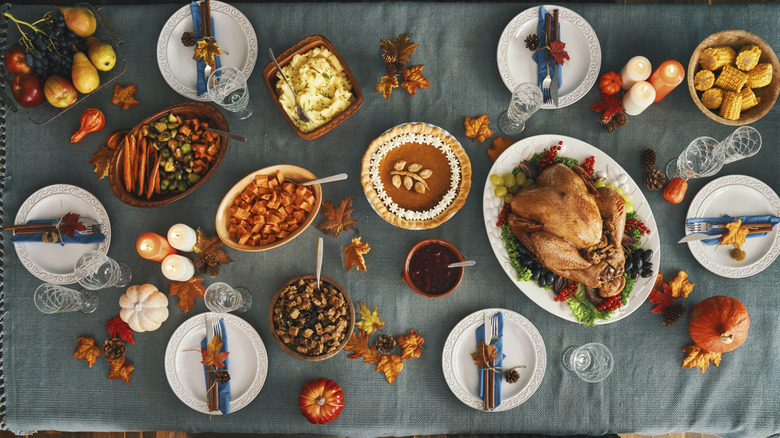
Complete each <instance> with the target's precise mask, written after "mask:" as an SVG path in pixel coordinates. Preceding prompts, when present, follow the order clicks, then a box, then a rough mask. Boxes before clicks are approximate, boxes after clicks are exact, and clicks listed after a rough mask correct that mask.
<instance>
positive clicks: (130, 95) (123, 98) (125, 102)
mask: <svg viewBox="0 0 780 438" xmlns="http://www.w3.org/2000/svg"><path fill="white" fill-rule="evenodd" d="M137 92H138V84H130V85H125V86H124V87H123V86H121V85H119V84H116V85H114V91H113V93H112V95H111V102H112V103H113V104H114V105H119V106H121V107H122V109H123V110H128V109H130V108H132V107H134V106H136V105H138V104H139V103H141V102H139V101H138V99H136V98H135V93H137Z"/></svg>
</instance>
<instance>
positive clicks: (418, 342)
mask: <svg viewBox="0 0 780 438" xmlns="http://www.w3.org/2000/svg"><path fill="white" fill-rule="evenodd" d="M395 342H396V344H397V345H398V346H399V347H401V352H402V354H401V359H412V358H415V357H420V355H421V354H422V344H423V342H425V339H424V338H423V337H422V336H420V335H419V334H418V333H417V332H415V331H414V330H409V336H404V335H401V336H398V337H397V338H395Z"/></svg>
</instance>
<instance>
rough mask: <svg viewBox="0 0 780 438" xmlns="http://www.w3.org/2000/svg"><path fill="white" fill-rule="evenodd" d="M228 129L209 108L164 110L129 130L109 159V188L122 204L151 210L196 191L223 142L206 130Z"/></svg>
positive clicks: (184, 105)
mask: <svg viewBox="0 0 780 438" xmlns="http://www.w3.org/2000/svg"><path fill="white" fill-rule="evenodd" d="M207 128H214V129H218V130H221V131H228V130H229V129H228V123H227V120H225V116H224V115H222V113H221V112H220V111H219V110H218V109H217V108H216V107H214V106H213V105H210V104H207V103H202V102H183V103H179V104H175V105H171V106H169V107H166V108H163V109H161V110H159V111H157V112H155V113H154V114H152V115H150V116H149V117H147V118H145V119H144V120H143V121H142V122H141V123H139V124H138V125H136V126H135V127H134V128H133V129H131V130H130V131H129V132H128V133H127V135H126V136H125V138H124V140H122V141H121V142H120V143H119V145H118V146H117V148H116V150H115V151H114V155H113V156H112V158H111V170H110V171H109V174H108V176H109V183H110V184H111V190H113V192H114V194H115V195H116V196H117V198H119V200H120V201H122V202H124V203H125V204H128V205H132V206H134V207H143V208H152V207H160V206H162V205H166V204H170V203H171V202H174V201H177V200H179V199H181V198H183V197H184V196H187V195H188V194H190V193H192V192H193V191H195V190H196V189H197V188H198V187H200V186H201V185H203V183H205V182H206V180H208V179H209V178H210V177H211V175H213V174H214V172H215V171H216V170H217V168H218V167H219V165H220V164H221V163H222V160H223V159H224V157H225V152H226V151H227V147H228V139H227V138H226V137H222V136H220V135H218V134H215V133H213V132H211V131H207Z"/></svg>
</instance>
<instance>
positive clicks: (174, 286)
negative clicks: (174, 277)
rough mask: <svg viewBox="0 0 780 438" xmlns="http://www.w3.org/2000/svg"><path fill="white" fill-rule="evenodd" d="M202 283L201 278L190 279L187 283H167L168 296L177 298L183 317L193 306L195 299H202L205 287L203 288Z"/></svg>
mask: <svg viewBox="0 0 780 438" xmlns="http://www.w3.org/2000/svg"><path fill="white" fill-rule="evenodd" d="M202 282H203V278H202V277H192V278H190V279H189V280H187V281H170V282H168V295H176V296H178V297H179V307H181V310H183V311H184V314H185V315H186V314H187V312H189V311H190V309H191V308H192V306H194V305H195V298H200V299H203V294H204V293H205V292H206V286H203V285H202V284H201V283H202Z"/></svg>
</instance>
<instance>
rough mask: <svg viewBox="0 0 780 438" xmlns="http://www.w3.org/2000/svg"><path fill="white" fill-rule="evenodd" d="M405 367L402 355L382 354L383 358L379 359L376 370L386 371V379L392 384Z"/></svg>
mask: <svg viewBox="0 0 780 438" xmlns="http://www.w3.org/2000/svg"><path fill="white" fill-rule="evenodd" d="M403 369H404V361H403V360H402V359H401V356H398V355H395V356H389V357H388V356H382V358H381V359H379V363H378V364H376V370H377V371H378V372H383V373H385V380H387V383H389V384H391V385H392V384H393V382H395V379H396V378H397V377H398V375H399V374H401V371H403Z"/></svg>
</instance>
